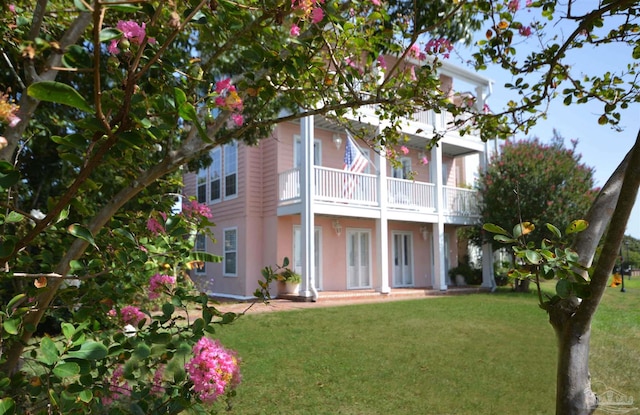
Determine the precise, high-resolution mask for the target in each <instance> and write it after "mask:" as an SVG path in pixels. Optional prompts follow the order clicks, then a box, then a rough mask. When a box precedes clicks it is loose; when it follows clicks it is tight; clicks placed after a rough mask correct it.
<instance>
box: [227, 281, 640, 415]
mask: <svg viewBox="0 0 640 415" xmlns="http://www.w3.org/2000/svg"><path fill="white" fill-rule="evenodd" d="M626 286H627V292H626V293H620V290H619V288H608V289H607V293H606V297H605V299H604V301H603V304H602V306H601V308H600V310H599V311H598V314H597V316H596V321H595V322H594V325H593V328H594V333H593V335H592V363H591V371H592V380H593V381H594V384H595V383H596V382H597V384H598V385H602V386H601V388H603V387H606V388H608V389H615V390H617V391H620V392H622V393H624V394H625V395H627V396H632V397H634V398H635V400H636V401H637V400H639V399H640V382H639V381H640V373H639V368H640V278H639V279H638V280H634V281H630V282H628V283H626ZM218 337H219V338H220V339H221V340H222V342H223V344H225V345H226V346H228V347H231V348H234V349H236V350H238V353H239V355H240V357H241V358H242V360H243V365H242V373H243V382H242V384H241V386H240V387H239V389H238V396H237V397H236V399H235V400H234V409H233V413H236V414H367V415H368V414H385V415H387V414H412V415H413V414H551V413H553V412H554V409H555V405H554V394H555V359H556V350H555V339H554V334H553V330H552V328H551V326H550V325H549V324H548V322H547V318H546V315H545V313H544V312H543V311H542V310H540V309H539V308H538V307H537V303H536V297H535V296H534V295H516V294H513V293H497V294H475V295H468V296H452V297H443V298H432V299H420V300H405V301H397V302H385V303H379V304H361V305H350V306H339V307H331V308H315V309H305V310H299V311H287V312H278V313H265V314H255V315H249V316H245V317H243V318H242V319H240V321H238V322H236V323H234V324H233V325H230V326H226V327H223V328H222V329H220V330H219V331H218Z"/></svg>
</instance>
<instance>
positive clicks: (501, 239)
mask: <svg viewBox="0 0 640 415" xmlns="http://www.w3.org/2000/svg"><path fill="white" fill-rule="evenodd" d="M493 239H495V240H496V241H498V242H502V243H503V244H510V243H514V242H518V241H517V240H515V239H513V238H510V237H508V236H504V235H494V236H493Z"/></svg>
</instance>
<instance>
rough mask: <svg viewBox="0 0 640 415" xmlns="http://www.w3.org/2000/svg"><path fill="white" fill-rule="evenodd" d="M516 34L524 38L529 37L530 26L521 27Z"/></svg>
mask: <svg viewBox="0 0 640 415" xmlns="http://www.w3.org/2000/svg"><path fill="white" fill-rule="evenodd" d="M518 33H520V35H521V36H524V37H529V36H531V26H522V27H521V28H520V29H518Z"/></svg>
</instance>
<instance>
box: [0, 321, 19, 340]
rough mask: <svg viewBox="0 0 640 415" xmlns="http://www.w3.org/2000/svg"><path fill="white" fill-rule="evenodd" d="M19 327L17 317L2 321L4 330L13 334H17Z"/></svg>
mask: <svg viewBox="0 0 640 415" xmlns="http://www.w3.org/2000/svg"><path fill="white" fill-rule="evenodd" d="M19 327H20V319H19V318H12V319H9V320H5V321H3V322H2V328H4V331H5V332H7V333H8V334H11V335H14V336H15V335H16V334H18V331H19Z"/></svg>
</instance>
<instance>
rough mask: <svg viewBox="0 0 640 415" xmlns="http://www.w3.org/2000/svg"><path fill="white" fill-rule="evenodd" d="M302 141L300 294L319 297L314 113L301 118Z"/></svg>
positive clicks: (313, 298)
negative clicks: (315, 271)
mask: <svg viewBox="0 0 640 415" xmlns="http://www.w3.org/2000/svg"><path fill="white" fill-rule="evenodd" d="M300 141H301V144H302V166H301V168H300V176H301V177H300V196H301V198H302V213H301V215H300V222H301V223H300V224H301V239H302V258H301V259H302V261H301V265H302V283H301V287H300V296H302V297H306V298H310V299H311V300H312V301H316V300H317V299H318V291H317V290H316V275H315V274H314V270H315V263H314V262H315V255H314V252H315V246H314V244H315V238H314V229H315V216H314V215H315V212H314V204H313V195H314V194H315V189H314V186H315V180H314V179H313V175H314V164H313V141H314V120H313V115H309V116H306V117H303V118H302V119H301V120H300Z"/></svg>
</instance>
